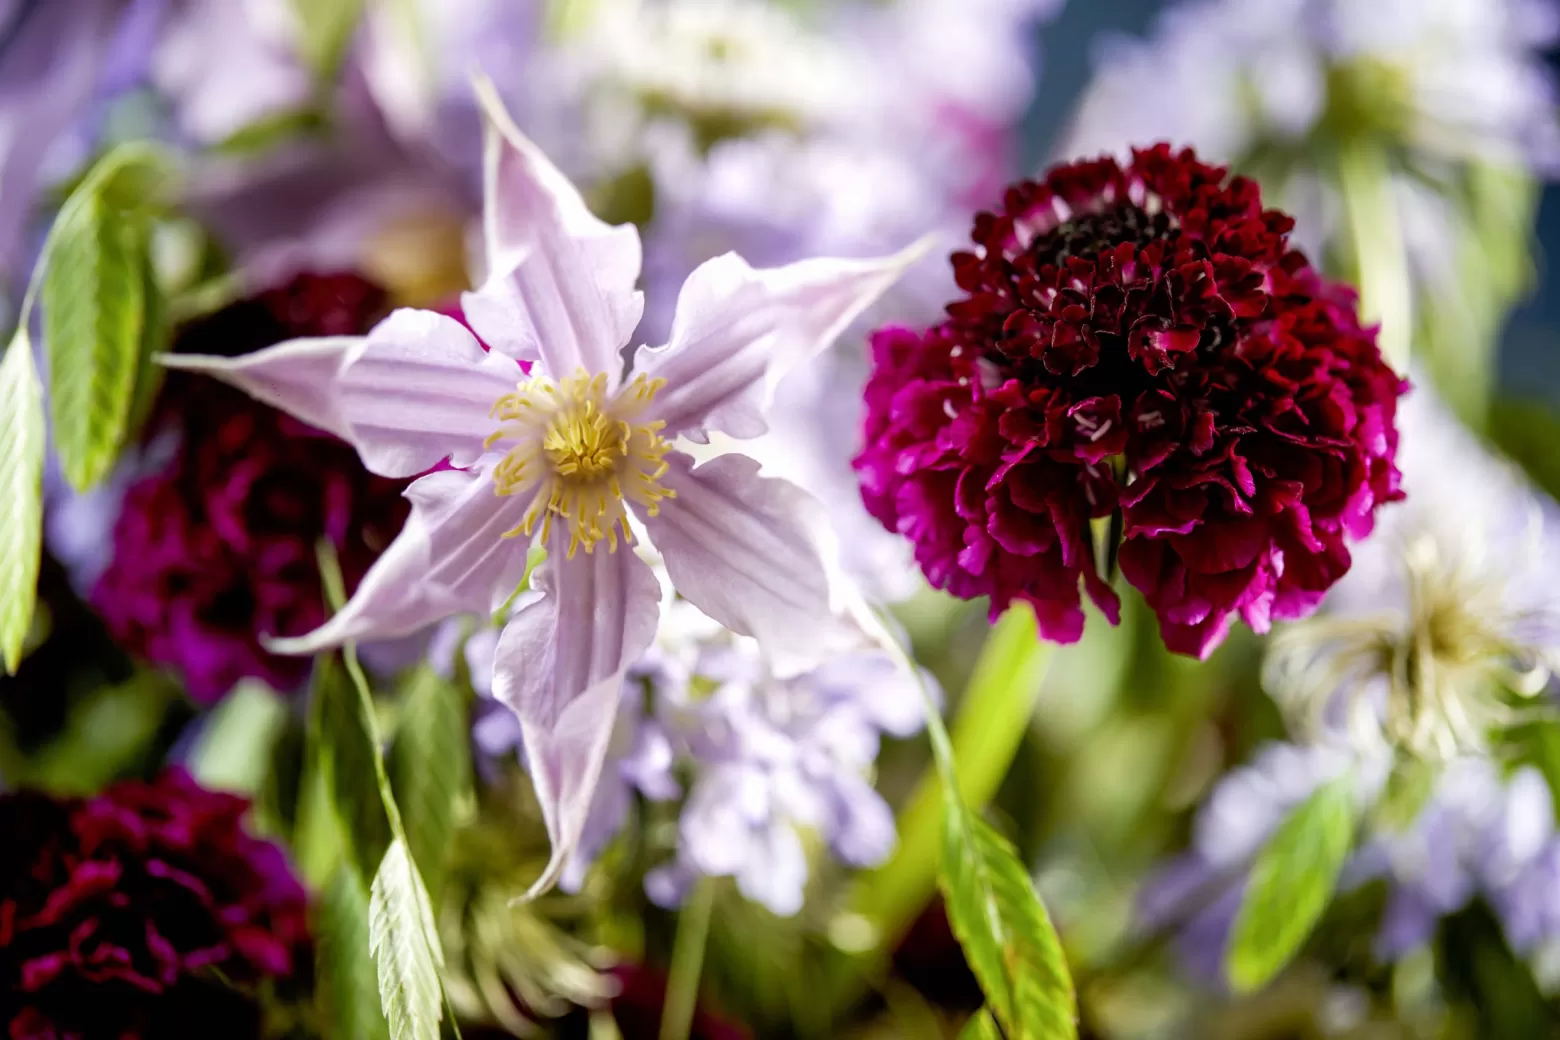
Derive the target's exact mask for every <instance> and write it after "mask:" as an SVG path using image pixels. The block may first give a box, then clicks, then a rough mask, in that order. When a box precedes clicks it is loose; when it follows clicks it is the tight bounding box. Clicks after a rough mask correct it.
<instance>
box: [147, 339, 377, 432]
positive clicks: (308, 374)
mask: <svg viewBox="0 0 1560 1040" xmlns="http://www.w3.org/2000/svg"><path fill="white" fill-rule="evenodd" d="M366 339H367V337H365V336H319V337H310V338H308V339H294V340H288V341H287V342H285V343H278V344H276V345H275V346H274V347H266V348H265V349H264V350H257V351H255V352H254V353H253V354H243V355H240V356H239V357H216V356H212V355H208V354H158V355H157V361H158V363H159V364H161V365H163V367H165V368H176V369H180V370H182V371H185V372H201V373H204V374H205V375H209V376H211V377H212V378H214V379H220V380H222V382H224V383H227V384H228V385H229V386H234V387H237V388H238V389H240V390H242V391H244V393H246V394H248V395H249V396H250V397H253V398H254V399H255V400H256V401H259V402H260V403H262V404H268V405H270V406H271V407H272V408H276V409H279V410H280V411H284V412H286V413H287V414H288V415H291V416H293V417H294V418H297V419H300V420H302V421H303V422H306V423H308V424H309V425H310V426H315V427H318V428H319V429H321V430H324V431H326V432H327V433H334V434H335V435H336V436H338V437H340V438H341V439H342V440H349V439H350V438H351V435H352V431H351V427H350V425H349V424H348V423H347V420H346V417H345V416H344V415H343V414H342V411H341V408H340V404H339V401H338V399H337V394H336V388H337V383H338V381H339V379H340V373H341V366H342V364H343V363H344V362H345V361H346V359H347V356H348V355H349V354H350V353H351V352H352V351H353V350H354V349H356V348H358V347H359V346H361V345H362V344H363V342H364V341H365V340H366Z"/></svg>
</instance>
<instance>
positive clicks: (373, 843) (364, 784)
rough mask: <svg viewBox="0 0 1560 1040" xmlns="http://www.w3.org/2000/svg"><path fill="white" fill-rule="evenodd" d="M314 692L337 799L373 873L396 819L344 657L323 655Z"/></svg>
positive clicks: (357, 856) (360, 860) (350, 843)
mask: <svg viewBox="0 0 1560 1040" xmlns="http://www.w3.org/2000/svg"><path fill="white" fill-rule="evenodd" d="M314 696H315V697H316V698H318V701H317V703H316V704H315V711H316V713H317V715H316V719H317V725H318V727H319V742H320V746H321V748H322V749H323V750H324V753H325V754H324V757H325V768H326V776H327V777H328V779H329V785H328V786H329V788H330V792H331V799H332V801H333V802H334V803H335V806H336V813H337V815H338V816H339V817H340V819H341V826H342V829H343V830H344V831H345V832H346V835H347V849H348V851H349V852H350V854H351V855H352V857H353V859H354V860H356V862H357V864H358V868H359V870H360V871H361V872H362V873H363V874H364V875H365V876H368V875H370V874H372V873H373V871H374V869H375V868H376V867H377V866H378V865H379V862H380V860H381V858H382V857H383V856H384V853H385V849H386V847H388V846H389V844H390V824H389V821H388V820H387V819H386V816H385V808H384V805H383V803H382V801H381V798H380V793H379V785H378V780H377V777H376V771H375V768H374V752H375V749H374V745H373V742H372V740H371V739H370V737H369V734H368V732H367V731H366V729H365V728H364V725H363V713H362V711H361V710H360V706H359V703H358V695H357V692H356V690H355V689H354V688H353V685H352V682H351V680H350V679H349V677H348V676H347V672H346V669H345V668H344V667H343V666H342V664H341V661H340V660H339V659H338V658H336V657H322V658H320V662H319V665H318V667H317V669H316V671H315V679H314Z"/></svg>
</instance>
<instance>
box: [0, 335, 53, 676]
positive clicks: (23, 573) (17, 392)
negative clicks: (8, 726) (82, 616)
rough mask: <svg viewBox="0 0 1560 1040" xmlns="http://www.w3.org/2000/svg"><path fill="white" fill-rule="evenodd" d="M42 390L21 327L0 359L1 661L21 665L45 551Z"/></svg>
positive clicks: (10, 668)
mask: <svg viewBox="0 0 1560 1040" xmlns="http://www.w3.org/2000/svg"><path fill="white" fill-rule="evenodd" d="M43 444H44V422H43V387H42V385H41V384H40V383H39V380H38V370H37V369H36V368H35V367H34V365H33V353H32V344H31V343H30V342H29V340H28V337H27V330H26V329H25V328H22V329H18V330H17V333H16V336H15V338H13V339H12V340H11V345H10V347H9V348H7V349H6V352H5V357H4V359H0V502H3V503H4V504H3V505H0V658H3V659H4V662H5V671H6V674H7V675H13V674H15V672H16V669H17V667H18V666H19V665H20V664H21V662H22V644H23V643H24V641H25V640H26V639H27V630H28V628H30V627H31V625H32V616H33V604H34V602H35V600H36V599H37V595H38V561H39V558H40V555H41V553H42V551H43V540H42V532H43Z"/></svg>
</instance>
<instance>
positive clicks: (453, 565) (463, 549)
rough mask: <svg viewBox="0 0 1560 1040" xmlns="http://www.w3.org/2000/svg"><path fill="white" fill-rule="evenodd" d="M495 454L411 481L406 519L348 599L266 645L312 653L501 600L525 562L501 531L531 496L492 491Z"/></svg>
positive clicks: (486, 608)
mask: <svg viewBox="0 0 1560 1040" xmlns="http://www.w3.org/2000/svg"><path fill="white" fill-rule="evenodd" d="M501 457H502V456H499V455H496V454H494V455H488V456H484V458H483V459H482V463H481V465H479V466H478V467H477V468H476V469H475V470H469V471H467V470H442V471H440V472H438V473H430V474H429V475H428V476H426V477H423V478H422V479H421V480H418V481H416V482H414V483H413V484H412V485H411V486H410V487H408V488H407V489H406V497H407V498H409V499H411V502H412V512H411V515H410V516H409V517H408V518H407V521H406V526H405V527H403V528H402V529H401V533H400V534H399V535H397V536H396V539H395V541H393V542H391V543H390V547H389V548H388V549H386V550H385V552H384V555H382V556H381V557H379V559H378V560H376V561H375V562H374V565H373V566H372V567H370V568H369V570H368V573H367V574H365V575H364V576H363V581H362V584H360V585H359V586H358V589H357V592H355V593H354V594H353V596H352V598H351V599H350V600H348V601H347V603H346V605H345V606H344V607H342V609H341V610H339V611H337V612H336V614H335V616H334V617H332V618H331V619H330V620H329V621H327V622H326V623H325V624H323V625H321V626H320V627H319V628H317V629H315V630H314V631H313V632H310V633H308V634H307V635H303V636H298V637H295V638H290V639H272V640H269V641H268V642H267V646H268V647H269V648H270V649H271V650H272V651H273V652H275V653H279V654H312V653H315V652H317V651H319V650H322V649H325V648H327V647H333V646H340V645H341V644H343V643H349V642H356V641H360V640H367V639H388V638H392V637H396V636H404V635H407V634H409V633H412V632H415V631H417V630H418V629H420V628H422V627H423V626H424V625H427V624H430V623H432V622H434V621H438V620H440V619H442V618H446V617H449V616H450V615H452V614H462V613H480V614H486V613H490V612H492V611H495V610H497V609H498V608H499V607H501V606H503V605H504V603H505V602H507V601H508V600H509V598H510V597H511V596H512V595H514V592H515V589H516V588H518V587H519V585H520V580H521V579H522V578H524V577H525V568H526V542H525V540H524V539H520V538H505V537H504V535H505V533H507V532H508V531H511V530H513V529H514V528H515V527H517V526H518V525H519V524H520V522H521V518H522V517H523V516H524V514H525V510H526V507H527V506H529V505H530V501H531V499H530V496H527V495H510V496H500V495H496V494H494V493H493V480H492V475H491V473H492V467H493V466H494V465H496V464H497V463H498V461H499V459H500V458H501Z"/></svg>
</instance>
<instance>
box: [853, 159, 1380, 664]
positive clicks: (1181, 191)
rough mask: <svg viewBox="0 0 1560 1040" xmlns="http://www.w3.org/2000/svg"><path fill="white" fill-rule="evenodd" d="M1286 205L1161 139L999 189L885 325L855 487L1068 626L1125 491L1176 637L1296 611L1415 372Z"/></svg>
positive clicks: (947, 568) (1375, 493)
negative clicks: (1294, 224)
mask: <svg viewBox="0 0 1560 1040" xmlns="http://www.w3.org/2000/svg"><path fill="white" fill-rule="evenodd" d="M1290 225H1291V221H1290V219H1289V218H1288V217H1286V216H1285V215H1284V214H1282V213H1279V212H1277V211H1276V210H1264V209H1263V208H1262V203H1261V196H1260V193H1259V191H1258V188H1257V186H1256V184H1255V183H1253V182H1251V181H1249V180H1246V179H1244V178H1239V177H1237V178H1234V179H1233V180H1231V179H1228V178H1227V177H1226V172H1225V170H1224V169H1223V168H1221V167H1215V166H1208V165H1205V164H1203V163H1200V162H1198V161H1197V159H1196V157H1195V156H1194V155H1193V153H1192V152H1191V151H1189V150H1188V151H1183V152H1180V153H1176V152H1173V151H1172V150H1171V149H1170V148H1169V146H1168V145H1159V146H1157V147H1155V148H1152V149H1148V150H1145V151H1138V152H1135V153H1134V156H1133V160H1132V162H1131V163H1128V164H1126V165H1124V166H1123V165H1118V164H1117V163H1116V162H1115V161H1113V160H1111V159H1101V160H1097V161H1092V162H1079V163H1074V164H1071V165H1065V166H1059V167H1056V168H1055V169H1053V170H1052V171H1051V172H1050V173H1049V174H1047V176H1046V177H1045V179H1044V180H1043V181H1040V182H1033V181H1026V182H1022V183H1020V184H1016V185H1014V186H1013V187H1011V188H1010V189H1009V190H1008V192H1007V195H1006V198H1005V200H1004V205H1003V208H1002V209H1001V210H1000V211H998V212H995V213H982V214H980V215H979V216H978V217H977V218H976V220H975V230H974V234H973V236H972V238H973V241H974V243H975V246H976V248H975V251H973V252H966V253H958V254H955V256H954V258H953V264H954V271H955V275H956V277H957V279H958V283H959V286H960V288H961V289H963V290H964V292H965V296H964V297H963V298H962V299H959V300H957V301H955V302H954V303H952V304H950V305H949V307H948V315H949V316H948V318H947V320H946V321H944V322H943V323H942V324H940V325H938V326H936V327H934V328H933V329H931V330H929V331H928V332H926V333H924V334H917V333H914V332H910V331H908V330H905V329H895V328H889V329H884V330H882V331H880V332H879V333H878V334H877V336H876V337H875V341H874V347H875V351H876V358H877V370H876V373H875V374H874V377H873V379H872V381H871V382H870V383H869V384H868V387H867V396H866V400H867V406H868V414H867V423H866V444H867V446H866V448H865V449H864V450H863V451H862V453H861V455H860V456H859V457H858V458H857V460H856V466H857V469H858V470H859V471H860V473H861V480H862V489H863V494H864V496H865V498H866V502H867V505H868V508H869V509H871V510H872V512H873V513H874V515H876V516H877V517H878V518H879V519H880V520H881V521H882V522H883V524H884V525H885V526H887V527H889V528H890V529H892V530H897V531H899V532H901V533H903V534H905V535H907V536H908V537H909V538H910V539H911V540H912V541H913V542H914V543H915V546H916V556H917V560H918V561H919V562H920V564H921V567H922V569H923V570H924V571H925V572H926V574H927V577H928V578H929V579H930V580H931V581H932V583H933V584H935V585H937V586H939V587H941V588H945V589H948V590H949V591H951V592H953V593H954V594H955V595H958V596H962V597H965V598H970V597H974V596H981V595H987V596H990V597H991V610H992V612H993V614H995V613H998V612H1000V611H1001V610H1003V609H1004V608H1006V607H1007V605H1008V604H1009V603H1010V602H1012V601H1013V600H1014V599H1021V600H1024V601H1026V602H1028V603H1030V604H1031V605H1033V606H1034V608H1035V610H1036V613H1037V615H1038V616H1039V619H1040V624H1041V627H1042V630H1043V632H1044V633H1045V634H1046V636H1048V637H1049V638H1052V639H1056V640H1060V641H1064V642H1071V641H1073V640H1075V639H1077V638H1078V637H1079V636H1080V635H1081V633H1082V630H1083V612H1082V610H1081V609H1080V606H1079V582H1080V581H1082V583H1083V585H1084V587H1085V588H1086V589H1087V590H1088V592H1089V594H1090V596H1091V598H1093V600H1094V601H1095V603H1096V604H1097V605H1098V606H1099V607H1100V609H1101V610H1102V611H1104V612H1105V613H1106V615H1107V616H1109V617H1110V618H1111V619H1112V621H1114V620H1115V618H1116V612H1117V609H1118V607H1117V600H1116V595H1115V593H1114V592H1113V591H1112V590H1111V589H1110V587H1109V585H1108V584H1107V583H1106V581H1105V579H1104V578H1103V577H1102V576H1101V575H1100V573H1099V561H1098V560H1097V559H1096V548H1095V541H1094V537H1093V534H1092V532H1091V526H1090V525H1091V521H1093V520H1096V519H1101V518H1104V517H1109V516H1111V515H1112V514H1113V513H1115V512H1117V511H1118V510H1119V512H1120V516H1121V535H1122V539H1123V540H1122V542H1121V545H1120V562H1121V570H1122V574H1123V575H1124V576H1125V577H1126V579H1127V580H1128V581H1129V582H1130V583H1132V584H1133V585H1134V586H1136V587H1137V588H1138V589H1139V590H1140V591H1142V593H1143V595H1144V596H1145V598H1146V599H1147V600H1148V602H1149V604H1150V606H1152V607H1153V609H1154V611H1155V613H1156V614H1157V615H1158V617H1159V622H1160V628H1161V632H1162V634H1163V637H1164V640H1165V644H1166V645H1167V646H1168V647H1170V648H1171V649H1172V650H1175V651H1177V652H1180V653H1185V654H1192V655H1195V656H1199V657H1200V656H1206V655H1207V654H1208V653H1209V652H1211V651H1212V650H1213V648H1214V647H1216V646H1217V645H1218V644H1219V643H1220V641H1222V640H1223V638H1224V636H1225V633H1226V632H1227V631H1228V630H1229V625H1230V622H1231V619H1232V617H1233V616H1234V615H1235V614H1236V613H1239V614H1240V616H1241V617H1242V618H1243V619H1244V620H1245V621H1246V623H1247V624H1249V625H1251V626H1252V628H1254V629H1256V630H1257V631H1259V632H1260V631H1266V630H1267V628H1268V625H1269V622H1270V621H1271V619H1273V618H1292V617H1299V616H1302V615H1304V614H1307V613H1309V612H1310V611H1311V610H1312V609H1314V608H1315V606H1316V605H1317V603H1318V602H1319V601H1320V600H1321V598H1322V595H1323V594H1324V593H1325V592H1326V591H1327V589H1328V587H1329V586H1331V585H1332V583H1333V582H1335V581H1336V580H1337V579H1338V578H1339V577H1340V576H1342V574H1343V573H1344V572H1345V571H1346V570H1347V569H1348V566H1349V552H1348V549H1347V548H1346V545H1345V543H1346V540H1347V539H1349V538H1355V539H1358V538H1363V537H1364V536H1365V535H1367V534H1369V533H1370V530H1371V526H1372V523H1373V521H1374V515H1375V511H1376V508H1377V507H1378V506H1380V505H1381V504H1382V503H1384V502H1390V501H1392V500H1394V499H1396V498H1399V497H1401V496H1400V494H1399V492H1398V488H1397V485H1398V474H1397V470H1396V468H1395V467H1394V466H1393V455H1394V453H1395V452H1396V449H1397V433H1396V429H1395V426H1394V416H1395V414H1396V408H1397V398H1398V395H1399V394H1401V393H1402V392H1403V391H1404V389H1405V388H1406V385H1407V384H1406V383H1404V382H1403V381H1402V380H1401V379H1399V378H1398V376H1397V375H1395V374H1394V373H1393V372H1392V371H1391V370H1390V369H1389V368H1388V367H1387V366H1386V364H1385V363H1384V362H1383V361H1382V359H1381V355H1380V352H1379V351H1378V350H1377V348H1376V344H1375V337H1374V334H1373V333H1372V332H1370V331H1368V330H1365V329H1362V328H1361V327H1360V325H1359V322H1358V319H1357V317H1356V314H1355V309H1354V306H1355V299H1354V294H1353V292H1352V291H1351V290H1349V289H1348V288H1346V287H1344V286H1341V285H1338V284H1335V283H1331V282H1328V281H1325V280H1323V279H1322V278H1321V277H1320V276H1319V275H1318V274H1317V273H1316V272H1315V271H1314V270H1313V269H1312V268H1311V266H1310V265H1309V263H1308V262H1307V261H1306V259H1305V257H1304V256H1303V255H1301V254H1300V253H1298V252H1296V251H1293V250H1291V249H1289V247H1288V244H1287V240H1286V236H1287V233H1288V231H1289V228H1290ZM1113 548H1114V547H1113Z"/></svg>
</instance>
